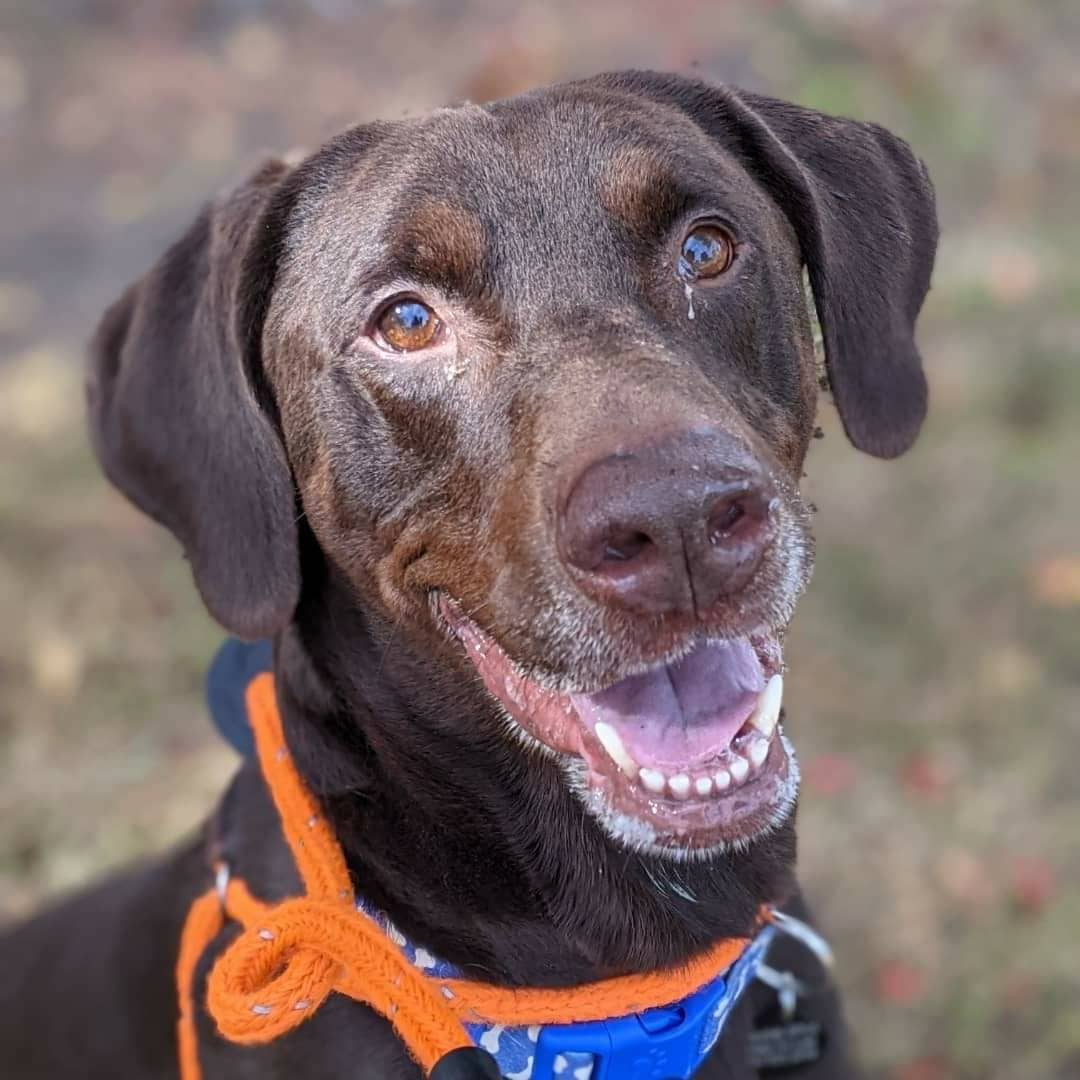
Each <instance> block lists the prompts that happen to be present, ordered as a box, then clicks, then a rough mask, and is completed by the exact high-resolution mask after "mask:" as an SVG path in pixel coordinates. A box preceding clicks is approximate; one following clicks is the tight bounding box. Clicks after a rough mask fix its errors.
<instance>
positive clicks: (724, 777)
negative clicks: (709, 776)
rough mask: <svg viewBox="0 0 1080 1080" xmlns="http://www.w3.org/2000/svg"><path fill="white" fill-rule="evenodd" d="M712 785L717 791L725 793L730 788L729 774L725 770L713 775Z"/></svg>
mask: <svg viewBox="0 0 1080 1080" xmlns="http://www.w3.org/2000/svg"><path fill="white" fill-rule="evenodd" d="M713 783H714V784H715V785H716V790H717V791H727V789H728V788H729V787H731V773H729V772H728V771H727V769H720V770H718V771H717V772H714V773H713Z"/></svg>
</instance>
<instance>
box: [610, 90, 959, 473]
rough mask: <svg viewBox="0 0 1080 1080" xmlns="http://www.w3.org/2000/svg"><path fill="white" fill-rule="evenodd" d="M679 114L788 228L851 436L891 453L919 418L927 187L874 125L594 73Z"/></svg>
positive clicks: (933, 224) (933, 221)
mask: <svg viewBox="0 0 1080 1080" xmlns="http://www.w3.org/2000/svg"><path fill="white" fill-rule="evenodd" d="M601 78H602V81H603V82H604V83H606V85H608V86H609V87H611V88H613V89H618V90H621V91H624V92H626V91H629V92H632V93H636V94H640V95H643V96H645V97H647V98H650V99H652V100H654V101H658V102H661V103H663V104H667V105H671V106H674V107H676V108H678V109H680V110H681V111H682V112H684V113H686V114H687V115H688V116H689V117H690V118H691V119H692V120H694V121H695V123H697V124H698V126H699V127H701V128H702V130H704V131H705V132H706V133H707V134H709V135H710V136H712V137H714V138H716V139H718V140H720V141H721V142H722V143H723V144H724V145H725V146H726V147H727V148H728V149H729V150H731V151H733V152H734V153H735V154H736V155H737V156H738V158H739V159H740V161H741V162H742V164H743V166H744V167H745V168H746V169H747V170H748V171H749V172H750V174H751V175H752V176H753V177H754V178H755V180H756V181H757V182H758V183H759V184H760V185H761V187H762V188H763V189H764V190H765V191H766V192H767V193H768V194H769V195H770V197H771V198H772V199H773V201H774V202H776V203H777V204H778V205H779V206H780V208H781V209H782V210H783V211H784V213H785V215H786V216H787V218H788V220H789V221H790V222H791V224H792V226H793V227H794V229H795V232H796V235H797V236H798V239H799V244H800V246H801V249H802V258H803V261H804V263H805V265H806V268H807V271H808V273H809V276H810V284H811V287H812V289H813V292H814V300H815V304H816V306H817V312H818V318H819V321H820V322H821V329H822V334H823V336H824V339H825V362H826V366H827V368H828V373H829V382H830V385H831V387H832V391H833V395H834V397H835V400H836V406H837V409H838V410H839V412H840V419H841V420H842V422H843V425H844V430H845V431H846V432H847V435H848V438H849V439H851V441H852V443H854V445H855V446H857V447H858V448H859V449H861V450H866V451H868V452H869V453H871V454H876V455H877V456H878V457H896V456H897V455H898V454H902V453H903V452H904V451H905V450H907V449H908V447H910V446H911V444H912V443H913V442H914V441H915V437H916V436H917V435H918V433H919V428H920V426H921V425H922V421H923V418H924V417H925V415H926V378H925V376H924V375H923V370H922V362H921V360H920V358H919V353H918V350H917V349H916V347H915V340H914V334H915V320H916V318H917V316H918V314H919V309H920V308H921V307H922V303H923V300H924V298H925V296H926V292H927V289H928V288H929V286H930V272H931V270H932V268H933V265H934V251H935V249H936V247H937V235H938V229H937V215H936V212H935V207H934V191H933V187H932V186H931V184H930V179H929V177H928V176H927V173H926V169H925V167H924V166H923V164H922V162H920V161H919V160H918V158H916V157H915V155H914V154H913V153H912V152H911V148H910V147H909V146H908V145H907V143H905V142H904V141H903V140H902V139H899V138H897V137H896V136H895V135H892V134H891V133H890V132H888V131H886V130H885V129H884V128H881V127H878V126H877V125H875V124H867V123H860V122H858V121H855V120H845V119H840V118H837V117H832V116H826V115H824V114H823V113H819V112H815V111H814V110H812V109H804V108H801V107H799V106H797V105H791V104H788V103H787V102H783V101H777V100H775V99H774V98H769V97H762V96H760V95H758V94H748V93H744V92H742V91H739V90H735V89H733V88H730V87H725V86H710V85H708V84H706V83H703V82H699V81H697V80H692V79H685V78H681V77H679V76H670V75H658V74H654V73H652V72H626V73H620V74H614V75H608V76H602V77H601Z"/></svg>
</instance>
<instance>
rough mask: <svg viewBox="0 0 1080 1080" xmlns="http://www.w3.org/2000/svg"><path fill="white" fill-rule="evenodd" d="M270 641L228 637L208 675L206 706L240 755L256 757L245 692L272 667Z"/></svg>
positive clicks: (272, 657) (216, 655) (213, 661)
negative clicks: (256, 678)
mask: <svg viewBox="0 0 1080 1080" xmlns="http://www.w3.org/2000/svg"><path fill="white" fill-rule="evenodd" d="M273 654H274V650H273V646H272V645H271V643H270V642H269V641H252V642H249V641H241V640H240V639H239V638H226V639H225V641H224V642H222V644H221V646H220V648H219V649H218V651H217V652H216V653H215V654H214V659H213V660H211V661H210V667H209V668H208V669H207V672H206V705H207V708H208V710H209V712H210V719H211V720H212V721H213V722H214V727H215V728H217V731H218V734H219V735H220V736H221V737H222V738H223V739H224V740H225V741H226V742H227V743H228V744H229V745H230V746H231V747H232V748H233V749H234V750H235V751H236V752H237V753H238V754H239V755H240V756H241V757H244V758H252V757H254V756H255V738H254V736H253V735H252V734H251V727H250V725H249V724H248V718H247V705H246V703H245V701H244V692H245V691H246V690H247V688H248V683H250V682H251V680H252V679H254V678H255V676H256V675H260V674H262V672H264V671H269V670H270V669H271V667H272V666H273V659H274V655H273Z"/></svg>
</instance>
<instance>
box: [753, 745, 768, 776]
mask: <svg viewBox="0 0 1080 1080" xmlns="http://www.w3.org/2000/svg"><path fill="white" fill-rule="evenodd" d="M768 756H769V742H768V740H767V739H755V740H754V741H753V742H752V743H751V744H750V762H751V764H752V765H753V766H754V768H756V769H760V768H761V766H762V765H764V764H765V759H766V758H767V757H768Z"/></svg>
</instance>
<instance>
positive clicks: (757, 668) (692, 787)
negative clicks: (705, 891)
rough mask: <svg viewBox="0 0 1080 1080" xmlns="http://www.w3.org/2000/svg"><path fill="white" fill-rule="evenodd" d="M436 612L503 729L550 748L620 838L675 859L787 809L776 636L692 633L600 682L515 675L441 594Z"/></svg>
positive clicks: (788, 768) (758, 828)
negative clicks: (566, 682) (660, 654)
mask: <svg viewBox="0 0 1080 1080" xmlns="http://www.w3.org/2000/svg"><path fill="white" fill-rule="evenodd" d="M439 611H440V614H441V615H442V618H443V619H444V620H445V622H446V624H447V625H448V626H449V627H450V629H451V630H452V631H453V633H454V634H455V635H456V637H457V639H458V640H459V641H460V642H461V644H462V646H463V647H464V651H465V655H466V656H467V657H468V659H469V660H470V661H471V663H472V664H473V665H474V667H475V668H476V671H477V673H478V674H479V676H480V678H481V680H482V681H483V684H484V686H485V687H486V689H487V691H488V693H489V694H491V696H492V697H493V698H494V699H495V701H496V702H497V703H498V704H499V706H501V711H502V713H503V714H504V716H505V718H506V720H507V723H508V728H509V730H510V732H511V734H512V735H513V736H514V737H516V738H518V739H519V740H521V741H522V742H523V743H524V744H525V745H526V746H528V747H531V748H534V749H538V750H540V751H542V752H545V753H547V754H550V755H553V756H554V757H556V759H557V760H558V761H559V763H560V764H561V766H562V770H563V775H564V777H565V778H566V782H567V784H568V786H569V787H570V788H571V790H573V791H574V792H575V793H576V795H577V796H578V797H579V798H580V799H581V801H582V803H583V804H584V805H585V807H586V808H587V809H588V811H589V812H590V813H591V814H592V815H593V816H594V817H595V818H596V820H597V821H598V822H599V823H600V825H601V826H602V827H603V828H604V829H605V830H606V831H607V833H608V834H609V835H610V836H611V837H613V838H614V839H615V840H617V841H618V842H619V843H621V844H623V845H625V846H627V847H630V848H632V849H634V850H638V851H647V852H651V853H653V854H657V855H663V856H666V857H668V858H674V859H691V858H707V857H709V856H710V855H715V854H718V853H721V852H726V851H741V850H744V849H746V848H748V847H749V846H750V845H751V844H752V843H753V842H754V841H756V840H758V839H760V838H761V837H763V836H765V835H767V834H768V833H770V832H772V831H773V830H775V829H777V828H778V827H779V826H781V825H782V824H783V823H784V822H785V821H786V820H787V819H788V817H789V816H790V815H791V813H792V810H793V809H794V806H795V798H796V794H797V790H798V779H799V773H798V766H797V764H796V762H795V757H794V752H793V750H792V747H791V744H790V743H789V742H788V740H787V739H786V738H785V737H784V734H783V729H782V725H781V723H780V719H781V717H780V713H781V708H780V707H781V699H782V696H783V678H782V675H781V669H782V659H781V651H780V643H779V639H778V637H777V636H776V635H775V634H773V633H771V632H761V633H754V634H748V635H746V636H743V637H733V638H724V639H719V638H713V637H703V638H700V639H696V640H692V641H689V642H686V643H685V644H684V646H683V648H682V649H681V650H679V651H678V652H675V653H672V654H670V655H669V656H668V657H666V658H664V659H662V660H660V661H658V662H656V663H654V664H652V665H649V666H646V667H644V668H643V669H641V668H639V669H635V671H634V672H633V673H632V674H628V675H626V676H625V677H624V678H621V679H619V680H618V681H617V682H615V683H613V684H612V685H610V686H607V687H604V688H603V689H599V690H595V691H590V692H585V691H581V692H574V691H567V690H563V689H556V688H552V687H550V686H545V685H541V683H540V682H538V681H536V680H535V679H533V678H530V677H529V676H527V675H525V674H523V673H522V671H521V670H520V668H519V666H518V665H517V664H515V663H514V661H513V660H512V659H511V658H510V657H509V656H507V654H506V653H505V652H504V651H503V650H502V649H501V648H500V647H499V645H498V643H497V642H496V641H494V640H493V638H491V637H490V636H489V635H488V634H486V633H485V632H484V631H483V630H481V629H480V627H478V626H477V625H476V624H475V623H474V622H473V621H472V620H471V619H469V618H467V617H466V616H465V615H464V614H463V612H462V611H461V610H460V608H459V607H458V606H457V605H456V604H455V603H454V602H453V601H451V600H449V599H447V598H446V597H440V599H439Z"/></svg>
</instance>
